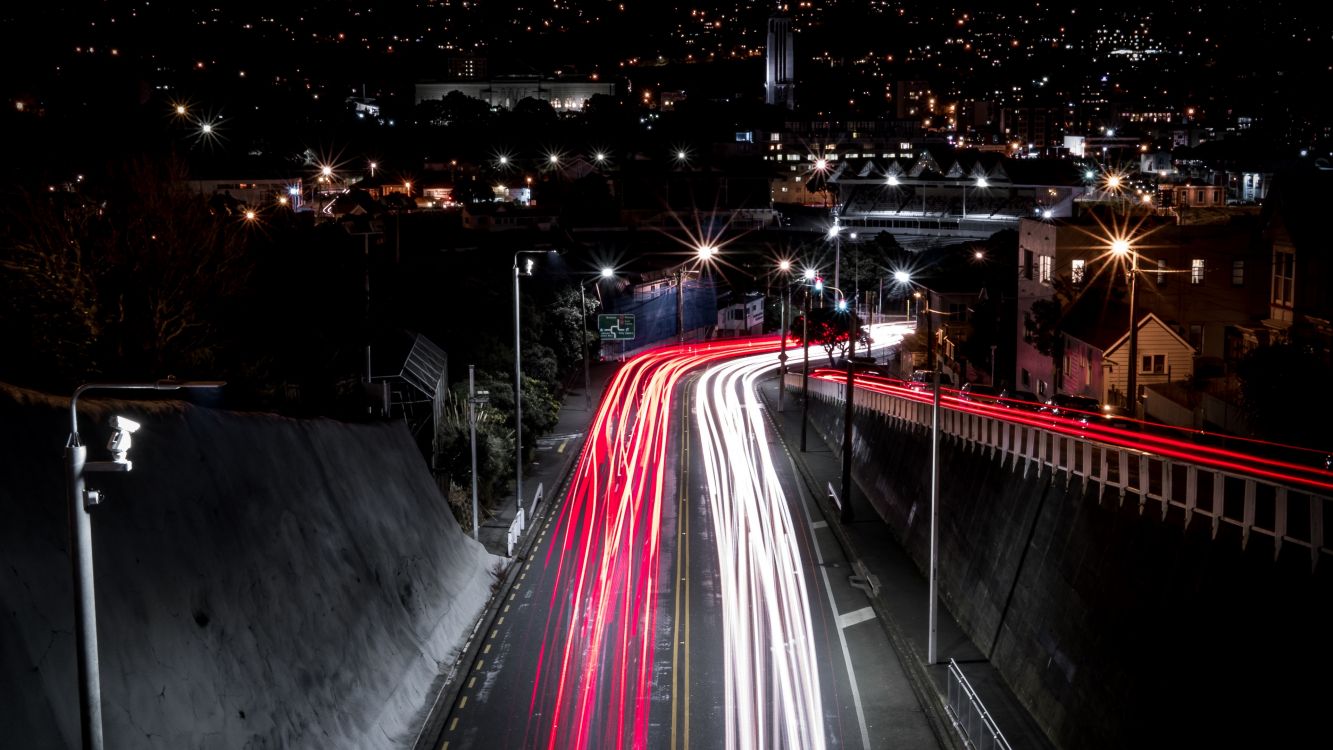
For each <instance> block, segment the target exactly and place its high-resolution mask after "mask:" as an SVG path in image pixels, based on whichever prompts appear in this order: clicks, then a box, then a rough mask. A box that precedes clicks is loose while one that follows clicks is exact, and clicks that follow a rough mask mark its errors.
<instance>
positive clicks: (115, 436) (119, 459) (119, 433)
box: [106, 416, 140, 466]
mask: <svg viewBox="0 0 1333 750" xmlns="http://www.w3.org/2000/svg"><path fill="white" fill-rule="evenodd" d="M111 426H112V427H113V428H114V429H115V430H116V431H115V432H113V433H112V434H111V439H110V440H109V441H107V444H106V447H107V450H109V451H111V460H112V462H114V463H118V464H125V465H126V466H130V465H131V464H130V445H132V444H133V441H131V440H130V434H131V433H134V432H137V431H138V430H139V427H140V425H139V423H138V422H136V421H134V420H133V419H129V418H128V417H122V416H114V417H112V418H111Z"/></svg>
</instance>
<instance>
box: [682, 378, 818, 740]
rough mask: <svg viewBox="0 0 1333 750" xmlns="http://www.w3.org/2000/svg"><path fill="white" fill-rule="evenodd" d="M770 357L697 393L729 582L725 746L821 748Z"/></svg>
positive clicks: (710, 381) (725, 594)
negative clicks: (776, 441) (764, 403)
mask: <svg viewBox="0 0 1333 750" xmlns="http://www.w3.org/2000/svg"><path fill="white" fill-rule="evenodd" d="M774 366H775V365H774V361H773V356H772V354H771V353H769V354H764V355H758V356H753V357H746V358H743V359H738V360H735V361H732V362H727V363H725V364H719V365H715V366H713V367H711V368H709V369H708V370H707V371H706V372H705V373H704V375H703V377H702V378H701V379H700V383H699V387H698V389H697V390H696V392H695V406H696V409H695V411H696V415H697V418H698V422H699V431H700V434H701V440H700V452H701V454H702V459H703V464H704V470H705V475H706V476H707V481H708V500H709V505H710V508H711V509H712V514H713V521H714V526H715V529H716V533H715V538H716V541H717V550H718V558H719V568H720V574H721V579H722V585H721V589H722V592H721V593H722V606H723V612H722V622H723V631H724V632H723V635H724V642H723V653H724V660H725V665H724V666H725V675H726V684H727V687H726V722H727V725H726V746H727V748H728V750H735V749H737V748H739V749H740V750H751V749H753V748H764V749H767V748H822V747H824V744H825V735H824V714H823V706H822V699H821V696H820V690H819V668H818V663H817V661H816V657H815V646H814V638H813V632H812V629H811V617H810V598H809V594H808V592H807V589H806V582H805V575H804V573H803V571H802V561H801V555H800V550H799V548H798V545H797V536H796V533H795V530H794V528H793V524H792V518H791V514H790V512H789V510H788V504H787V498H786V496H785V495H784V494H783V492H782V486H781V484H780V482H779V480H778V477H777V473H776V472H775V471H774V468H773V459H772V456H771V454H770V453H769V450H768V440H767V437H766V427H765V422H764V414H763V410H762V408H761V407H760V404H759V401H758V397H757V391H756V385H755V381H756V380H757V378H759V377H760V376H761V375H763V374H764V373H766V372H769V371H771V370H772V369H773V367H774Z"/></svg>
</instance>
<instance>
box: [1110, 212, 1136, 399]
mask: <svg viewBox="0 0 1333 750" xmlns="http://www.w3.org/2000/svg"><path fill="white" fill-rule="evenodd" d="M1111 252H1112V253H1113V254H1115V255H1118V256H1120V257H1122V258H1124V257H1126V256H1127V257H1128V258H1129V270H1128V271H1126V272H1125V280H1126V281H1128V282H1129V368H1128V372H1127V373H1126V376H1127V378H1128V381H1127V383H1126V386H1125V391H1126V404H1125V405H1126V406H1128V407H1129V408H1130V409H1132V410H1133V411H1134V414H1135V415H1137V414H1138V408H1139V390H1138V388H1139V383H1138V369H1139V367H1138V356H1139V331H1138V326H1137V325H1136V322H1137V321H1135V320H1134V302H1135V299H1134V297H1135V291H1136V288H1137V286H1138V283H1137V282H1138V279H1139V254H1138V253H1136V252H1134V249H1133V248H1131V247H1130V245H1129V240H1126V239H1124V238H1117V239H1115V240H1112V242H1111Z"/></svg>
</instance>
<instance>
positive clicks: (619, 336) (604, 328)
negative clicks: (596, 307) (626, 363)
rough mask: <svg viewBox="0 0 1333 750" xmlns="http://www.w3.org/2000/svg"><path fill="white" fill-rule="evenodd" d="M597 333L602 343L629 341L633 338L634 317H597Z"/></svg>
mask: <svg viewBox="0 0 1333 750" xmlns="http://www.w3.org/2000/svg"><path fill="white" fill-rule="evenodd" d="M597 332H598V333H599V334H601V336H602V341H629V340H630V339H632V338H634V316H633V315H598V316H597Z"/></svg>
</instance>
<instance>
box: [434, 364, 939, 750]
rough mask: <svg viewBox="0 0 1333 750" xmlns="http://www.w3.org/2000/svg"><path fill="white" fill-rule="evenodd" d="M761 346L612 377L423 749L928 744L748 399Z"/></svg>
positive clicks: (767, 371)
mask: <svg viewBox="0 0 1333 750" xmlns="http://www.w3.org/2000/svg"><path fill="white" fill-rule="evenodd" d="M777 347H778V343H777V340H776V339H769V340H764V341H753V340H752V341H746V342H741V343H738V344H733V345H728V344H716V343H715V344H712V345H708V346H701V347H697V348H696V347H684V348H677V347H670V348H667V349H663V350H658V351H656V352H650V353H648V354H645V355H642V356H640V357H638V358H635V359H633V360H631V361H630V362H627V363H626V364H625V366H624V367H622V369H621V370H620V372H619V373H617V375H616V377H615V378H614V379H613V381H612V382H611V384H610V385H609V386H608V389H607V392H606V395H605V397H604V399H603V401H602V403H601V405H600V406H599V408H598V411H597V413H596V415H595V416H594V418H593V422H592V425H591V426H590V429H589V433H588V439H587V442H586V444H585V447H584V451H583V453H582V455H581V456H580V457H579V461H578V464H577V466H576V468H575V470H574V473H573V476H572V477H571V479H570V482H569V486H568V489H567V491H566V492H564V493H563V499H562V501H561V502H560V503H559V504H558V505H556V506H553V507H552V508H551V510H550V513H549V516H548V517H547V518H545V519H543V521H542V524H541V526H540V528H539V529H538V530H537V531H536V534H537V536H536V538H535V539H534V543H533V546H532V550H531V556H530V558H529V559H527V560H524V561H521V562H520V564H521V565H522V568H521V570H520V572H519V575H518V578H517V581H516V582H515V584H514V586H513V588H512V590H510V591H509V592H508V593H507V594H505V598H504V601H503V604H502V606H501V608H500V610H499V611H498V612H497V615H496V619H495V622H494V623H493V624H491V625H489V626H488V629H487V631H486V632H484V633H481V634H479V637H481V638H482V639H483V640H482V643H483V646H482V649H481V653H479V655H478V658H477V659H476V661H475V663H473V664H471V665H468V672H467V674H465V675H463V677H462V678H461V679H462V680H463V685H462V689H461V691H460V694H459V697H458V699H457V702H456V703H455V705H454V706H453V707H452V710H451V711H450V714H449V716H448V717H447V719H446V721H445V729H444V734H443V737H442V739H441V742H440V745H439V746H441V747H454V748H458V747H497V748H508V747H515V748H518V747H523V748H526V747H534V748H535V747H549V748H569V747H572V748H583V747H607V748H610V747H617V748H618V747H654V748H656V747H669V748H684V747H691V746H693V747H727V748H769V747H801V748H806V747H809V748H820V747H883V746H886V744H892V742H893V740H894V738H899V739H901V738H904V737H910V738H913V740H914V741H915V744H914V745H913V746H924V747H929V746H931V745H930V742H929V741H930V740H933V737H932V736H931V735H930V733H929V728H928V727H927V726H926V724H925V721H924V719H923V718H922V716H921V712H920V710H919V707H917V706H915V705H914V703H913V701H914V700H915V698H914V696H910V695H906V696H905V695H904V691H902V690H899V691H897V692H896V693H895V691H894V690H893V689H892V688H891V686H889V685H887V684H886V683H885V680H884V676H885V675H894V674H900V673H901V668H900V667H899V666H898V663H897V657H896V656H895V655H894V654H893V652H892V649H891V648H890V646H889V644H888V641H887V638H886V636H885V635H884V632H883V630H882V628H881V627H880V625H879V623H878V621H877V620H875V618H874V615H873V613H872V612H871V611H870V608H869V606H868V600H867V599H866V597H865V594H864V592H863V591H861V590H859V589H857V588H855V587H854V586H852V585H851V583H850V581H849V580H848V576H849V575H850V574H851V566H850V565H849V564H848V563H847V561H846V560H845V559H844V558H843V557H842V553H841V550H840V549H839V548H838V545H837V544H836V541H835V539H834V537H833V535H832V533H831V531H830V530H829V529H828V527H827V523H826V522H825V521H824V520H823V519H822V517H820V516H819V511H818V507H817V505H815V503H814V502H813V500H812V499H811V498H810V497H809V496H808V493H806V492H805V490H804V488H803V486H802V485H801V483H799V482H798V481H797V472H796V469H795V465H794V463H793V462H792V460H791V457H790V455H788V454H786V452H785V449H784V447H783V446H782V445H781V444H780V443H779V442H778V441H777V440H776V439H775V437H774V436H773V430H772V428H771V424H770V422H769V418H768V415H767V414H766V412H764V411H763V410H762V408H761V407H760V405H759V402H758V400H757V395H756V392H755V384H756V379H757V378H759V377H761V376H771V375H773V374H774V369H775V366H776V362H777V358H776V356H775V354H776V351H777ZM754 352H761V354H758V355H754V354H753V353H754ZM745 355H752V356H745ZM923 737H924V738H926V740H927V741H926V744H924V745H923V744H921V741H922V738H923Z"/></svg>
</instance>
